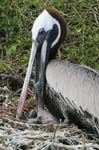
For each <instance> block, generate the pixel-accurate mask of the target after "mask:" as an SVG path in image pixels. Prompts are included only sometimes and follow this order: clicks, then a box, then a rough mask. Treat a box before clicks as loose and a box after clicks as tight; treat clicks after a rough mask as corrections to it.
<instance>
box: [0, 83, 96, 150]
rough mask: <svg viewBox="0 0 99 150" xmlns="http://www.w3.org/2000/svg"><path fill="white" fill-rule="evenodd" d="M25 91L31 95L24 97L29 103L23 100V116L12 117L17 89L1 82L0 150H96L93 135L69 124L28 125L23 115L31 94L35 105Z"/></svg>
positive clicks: (29, 107)
mask: <svg viewBox="0 0 99 150" xmlns="http://www.w3.org/2000/svg"><path fill="white" fill-rule="evenodd" d="M18 91H19V89H18ZM28 91H30V90H28ZM13 93H14V94H15V93H17V94H15V95H14V94H13ZM29 94H31V95H32V96H28V101H29V102H28V101H27V105H26V109H25V112H24V117H23V119H21V120H18V119H16V118H15V115H16V109H17V104H18V99H19V94H18V92H17V91H14V92H13V91H12V90H11V87H10V88H9V87H8V86H5V85H4V86H2V87H0V150H23V149H24V150H56V149H57V150H58V149H62V150H78V149H79V150H82V149H83V150H85V149H86V150H96V149H99V139H98V137H97V136H96V135H94V134H88V133H86V131H84V130H80V129H78V127H77V126H75V125H73V124H72V125H66V124H54V125H52V124H48V125H47V124H46V125H44V124H31V125H29V124H28V123H27V118H28V112H29V110H30V109H31V97H32V99H34V104H35V105H36V103H35V97H34V96H33V92H29Z"/></svg>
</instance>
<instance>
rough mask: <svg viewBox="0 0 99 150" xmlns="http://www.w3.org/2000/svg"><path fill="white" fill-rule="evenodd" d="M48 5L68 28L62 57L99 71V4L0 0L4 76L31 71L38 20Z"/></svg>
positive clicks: (76, 0) (0, 62)
mask: <svg viewBox="0 0 99 150" xmlns="http://www.w3.org/2000/svg"><path fill="white" fill-rule="evenodd" d="M45 4H48V5H50V6H52V7H54V8H56V9H58V10H59V11H60V12H61V13H62V15H63V17H64V18H65V22H66V25H67V36H66V40H65V42H64V44H63V45H62V46H61V48H60V49H62V50H63V51H62V54H63V55H62V56H63V57H64V58H65V59H67V60H69V61H72V62H75V63H80V64H86V65H88V66H91V67H93V68H95V69H99V1H98V0H49V1H48V0H0V15H1V16H0V19H1V20H0V72H15V71H16V70H17V69H22V70H24V69H25V68H26V67H27V63H28V59H29V54H30V49H31V28H32V24H33V21H34V19H35V18H36V17H37V16H38V15H39V14H40V12H41V11H42V10H43V8H44V5H45Z"/></svg>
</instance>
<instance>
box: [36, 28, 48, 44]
mask: <svg viewBox="0 0 99 150" xmlns="http://www.w3.org/2000/svg"><path fill="white" fill-rule="evenodd" d="M45 35H46V32H45V30H44V28H41V29H40V30H39V32H38V36H37V39H36V40H37V42H38V44H39V45H40V46H41V44H42V41H43V40H44V38H45Z"/></svg>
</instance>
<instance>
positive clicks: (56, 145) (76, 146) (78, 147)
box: [45, 141, 99, 150]
mask: <svg viewBox="0 0 99 150" xmlns="http://www.w3.org/2000/svg"><path fill="white" fill-rule="evenodd" d="M45 143H46V144H50V145H52V142H47V141H45ZM54 146H55V147H58V148H65V149H68V150H77V149H83V148H90V147H92V148H97V149H99V145H98V144H93V143H88V144H84V145H81V144H78V145H65V144H62V143H55V142H54Z"/></svg>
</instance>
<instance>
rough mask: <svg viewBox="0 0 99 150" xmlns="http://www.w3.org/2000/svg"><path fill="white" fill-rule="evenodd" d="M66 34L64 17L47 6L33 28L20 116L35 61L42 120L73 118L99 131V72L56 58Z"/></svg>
mask: <svg viewBox="0 0 99 150" xmlns="http://www.w3.org/2000/svg"><path fill="white" fill-rule="evenodd" d="M65 34H66V26H65V22H64V19H63V18H62V16H61V15H60V14H59V13H58V12H57V11H56V10H54V9H52V8H50V7H46V8H45V9H44V11H43V12H42V13H41V14H40V15H39V16H38V17H37V19H36V20H35V22H34V25H33V28H32V50H31V56H30V60H29V65H28V69H27V74H26V78H25V81H24V85H23V89H22V93H21V97H20V101H19V106H18V110H17V116H19V117H20V116H21V114H22V110H23V107H24V101H25V98H26V91H27V87H28V83H29V79H30V75H31V70H32V66H33V63H35V85H34V88H35V92H36V95H37V100H38V116H40V117H41V118H43V119H42V122H43V123H46V122H47V123H49V122H51V121H52V122H54V123H56V122H57V119H60V118H62V119H64V120H65V122H66V123H68V122H70V121H71V120H72V121H73V122H80V123H81V122H83V124H84V125H85V126H86V124H87V123H89V125H88V127H87V128H89V127H90V126H91V127H93V126H94V127H95V129H96V130H97V132H98V133H99V127H98V125H99V122H98V119H99V73H98V72H97V71H96V70H94V69H92V68H90V67H87V66H83V65H79V64H74V63H70V62H68V61H65V60H53V59H54V58H55V55H56V53H57V50H58V48H59V46H60V45H61V43H62V42H63V41H64V39H65ZM44 105H46V107H47V108H48V111H47V110H45V109H44ZM50 112H51V113H50ZM52 114H53V115H52ZM42 116H43V117H42ZM45 116H46V117H45ZM44 117H45V118H44ZM38 118H39V117H38ZM56 118H57V119H56ZM80 123H79V124H80Z"/></svg>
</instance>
